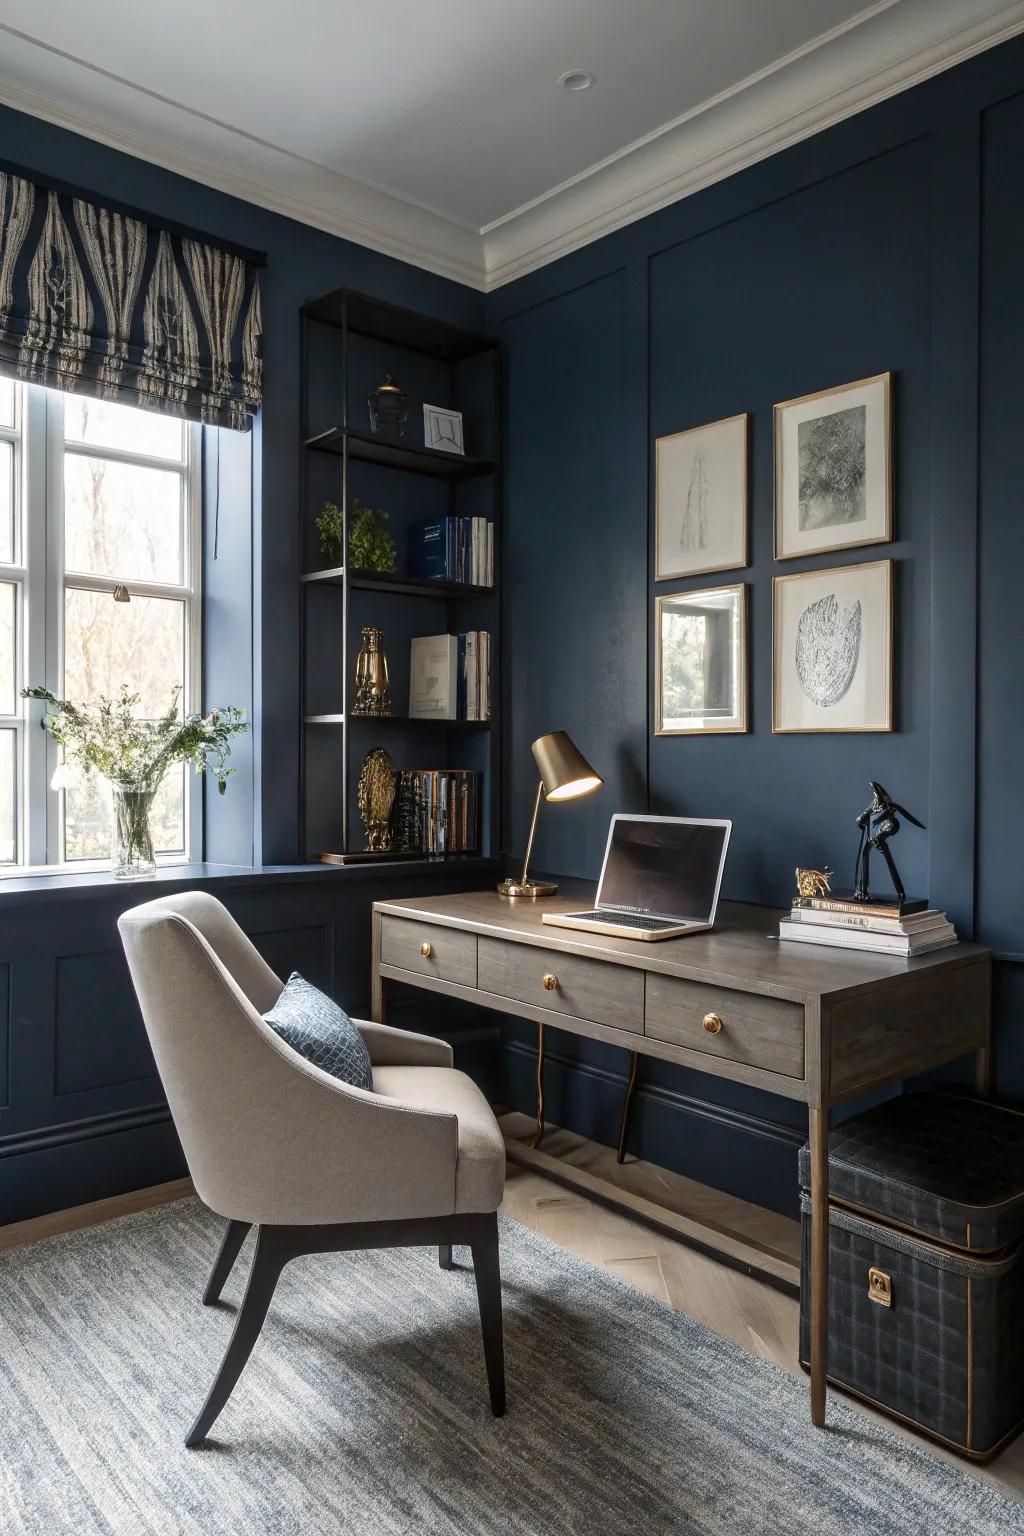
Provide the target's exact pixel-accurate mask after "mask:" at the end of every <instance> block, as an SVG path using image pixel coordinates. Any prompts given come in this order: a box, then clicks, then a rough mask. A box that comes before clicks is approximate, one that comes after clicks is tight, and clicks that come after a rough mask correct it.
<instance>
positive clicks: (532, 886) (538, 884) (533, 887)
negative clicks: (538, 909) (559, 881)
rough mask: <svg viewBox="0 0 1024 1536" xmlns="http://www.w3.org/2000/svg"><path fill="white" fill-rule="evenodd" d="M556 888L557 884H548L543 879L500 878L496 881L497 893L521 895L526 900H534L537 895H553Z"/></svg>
mask: <svg viewBox="0 0 1024 1536" xmlns="http://www.w3.org/2000/svg"><path fill="white" fill-rule="evenodd" d="M557 890H558V886H557V885H550V884H548V883H547V882H546V881H544V880H512V879H511V878H510V879H508V880H501V881H499V883H498V895H499V896H509V897H515V896H520V897H523V898H524V899H525V900H526V901H536V900H537V897H538V896H553V895H554V894H555V892H556V891H557Z"/></svg>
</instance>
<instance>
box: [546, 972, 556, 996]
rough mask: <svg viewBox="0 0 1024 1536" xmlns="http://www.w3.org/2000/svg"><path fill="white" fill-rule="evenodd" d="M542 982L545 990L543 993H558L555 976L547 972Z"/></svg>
mask: <svg viewBox="0 0 1024 1536" xmlns="http://www.w3.org/2000/svg"><path fill="white" fill-rule="evenodd" d="M543 981H544V990H545V992H557V991H558V977H557V976H552V974H551V972H550V971H548V973H547V975H546V976H544V978H543Z"/></svg>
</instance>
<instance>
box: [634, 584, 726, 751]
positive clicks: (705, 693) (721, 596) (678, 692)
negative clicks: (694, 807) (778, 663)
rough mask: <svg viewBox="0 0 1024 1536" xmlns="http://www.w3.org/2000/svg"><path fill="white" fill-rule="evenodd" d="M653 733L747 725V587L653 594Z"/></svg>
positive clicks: (714, 730)
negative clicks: (666, 594)
mask: <svg viewBox="0 0 1024 1536" xmlns="http://www.w3.org/2000/svg"><path fill="white" fill-rule="evenodd" d="M654 622H655V630H656V662H655V683H654V689H655V699H654V714H655V721H654V733H655V735H656V736H711V735H715V734H718V733H723V732H738V731H745V730H747V729H748V727H747V588H746V584H745V583H744V582H742V581H741V582H738V583H737V584H736V586H732V587H710V588H708V590H707V591H704V592H673V593H671V594H670V595H668V596H665V597H657V598H655V600H654Z"/></svg>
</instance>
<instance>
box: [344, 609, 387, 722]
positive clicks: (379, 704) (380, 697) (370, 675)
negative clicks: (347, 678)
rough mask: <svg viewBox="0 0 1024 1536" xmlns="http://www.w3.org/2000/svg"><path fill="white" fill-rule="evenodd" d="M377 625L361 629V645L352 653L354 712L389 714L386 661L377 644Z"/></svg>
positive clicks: (361, 713)
mask: <svg viewBox="0 0 1024 1536" xmlns="http://www.w3.org/2000/svg"><path fill="white" fill-rule="evenodd" d="M382 639H383V633H382V631H381V630H379V629H372V628H368V629H364V630H363V647H362V650H361V651H360V652H359V655H358V656H357V657H356V699H355V703H354V704H353V706H352V713H353V714H354V715H390V713H391V700H390V699H389V698H388V664H387V658H386V657H385V655H384V651H383V649H382V646H381V641H382Z"/></svg>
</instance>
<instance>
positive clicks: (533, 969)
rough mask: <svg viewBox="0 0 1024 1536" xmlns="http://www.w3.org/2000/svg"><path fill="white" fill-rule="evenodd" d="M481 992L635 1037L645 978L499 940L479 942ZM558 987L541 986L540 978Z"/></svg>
mask: <svg viewBox="0 0 1024 1536" xmlns="http://www.w3.org/2000/svg"><path fill="white" fill-rule="evenodd" d="M479 961H480V965H479V973H480V982H479V985H480V990H481V991H482V992H494V993H496V994H497V996H498V997H511V998H514V999H515V1000H516V1002H520V1003H531V1004H533V1006H534V1007H536V1008H550V1009H551V1011H552V1013H565V1014H568V1015H569V1016H570V1017H572V1018H574V1019H590V1020H592V1021H593V1022H594V1023H595V1024H610V1025H611V1026H612V1028H613V1029H628V1030H632V1031H633V1032H634V1033H636V1034H642V1033H643V1027H644V975H643V972H642V971H634V970H631V969H630V968H629V967H628V966H623V965H612V964H606V963H605V962H604V961H602V960H587V959H585V958H583V957H582V956H580V955H564V954H560V953H559V952H558V951H557V950H554V949H535V948H533V947H532V946H531V945H529V944H508V943H506V942H505V941H504V940H502V939H483V938H482V939H481V940H480V954H479ZM545 976H553V977H554V978H555V982H556V985H555V986H554V987H545V985H544V977H545Z"/></svg>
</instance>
